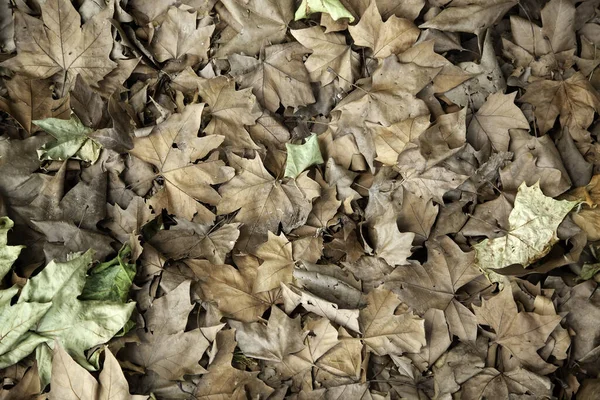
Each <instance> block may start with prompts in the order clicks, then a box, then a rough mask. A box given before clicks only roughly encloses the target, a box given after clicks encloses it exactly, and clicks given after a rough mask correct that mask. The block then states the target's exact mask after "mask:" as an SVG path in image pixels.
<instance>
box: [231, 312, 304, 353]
mask: <svg viewBox="0 0 600 400" xmlns="http://www.w3.org/2000/svg"><path fill="white" fill-rule="evenodd" d="M229 324H230V325H231V326H232V327H233V328H234V329H235V330H236V333H235V336H236V339H237V342H238V346H240V349H242V351H243V352H244V354H245V355H247V356H249V357H254V358H258V359H261V360H268V361H282V360H283V358H284V357H285V356H286V355H288V354H291V353H297V352H298V351H300V350H302V349H303V348H304V343H302V341H303V336H304V335H303V333H302V329H301V326H300V319H299V318H294V319H291V318H289V317H288V316H287V315H286V314H285V313H284V312H283V311H281V310H280V309H279V308H277V307H275V306H273V307H271V315H270V316H269V322H268V324H267V325H266V326H265V325H263V324H261V323H260V322H252V323H242V322H238V321H230V322H229Z"/></svg>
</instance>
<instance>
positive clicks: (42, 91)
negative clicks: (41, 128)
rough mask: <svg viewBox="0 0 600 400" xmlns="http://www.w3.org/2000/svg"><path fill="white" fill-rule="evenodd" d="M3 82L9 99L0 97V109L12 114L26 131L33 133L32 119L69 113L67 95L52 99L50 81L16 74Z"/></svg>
mask: <svg viewBox="0 0 600 400" xmlns="http://www.w3.org/2000/svg"><path fill="white" fill-rule="evenodd" d="M4 84H5V85H6V89H7V90H8V95H9V97H10V100H11V101H5V100H4V99H1V98H0V109H1V110H3V111H5V112H7V113H8V114H10V115H12V117H13V118H14V119H16V120H17V121H18V122H19V124H20V125H21V126H22V127H23V129H25V130H26V131H27V132H28V133H34V132H35V131H37V130H38V127H37V126H36V125H35V124H34V123H33V121H34V120H40V119H44V118H49V117H54V118H61V119H64V118H68V117H69V116H70V115H71V109H70V107H69V97H67V96H65V97H64V98H62V99H56V100H55V99H53V98H52V90H51V82H50V81H49V80H39V79H31V78H27V77H24V76H22V75H16V76H15V77H14V78H12V79H10V80H5V81H4Z"/></svg>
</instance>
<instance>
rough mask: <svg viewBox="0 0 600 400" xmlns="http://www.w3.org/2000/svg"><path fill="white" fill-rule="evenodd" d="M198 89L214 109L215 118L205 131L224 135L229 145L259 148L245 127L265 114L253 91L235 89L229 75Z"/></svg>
mask: <svg viewBox="0 0 600 400" xmlns="http://www.w3.org/2000/svg"><path fill="white" fill-rule="evenodd" d="M198 89H199V91H200V95H201V96H202V99H203V100H205V101H206V102H207V103H208V105H209V106H210V114H211V117H212V118H211V120H210V123H209V124H208V126H207V127H206V128H205V129H204V131H205V132H206V133H207V134H208V135H223V136H224V137H225V142H224V144H225V145H227V146H233V147H238V148H248V149H256V148H258V147H257V146H256V144H255V143H254V142H253V141H252V139H251V138H250V135H249V134H248V132H247V131H246V129H244V125H254V123H255V121H256V119H257V118H258V117H260V115H261V112H260V109H259V106H258V104H257V103H256V98H255V97H254V95H253V94H252V91H251V90H250V89H243V90H235V82H233V81H231V80H229V79H227V78H226V77H225V76H219V77H216V78H212V79H206V80H202V81H201V82H199V83H198Z"/></svg>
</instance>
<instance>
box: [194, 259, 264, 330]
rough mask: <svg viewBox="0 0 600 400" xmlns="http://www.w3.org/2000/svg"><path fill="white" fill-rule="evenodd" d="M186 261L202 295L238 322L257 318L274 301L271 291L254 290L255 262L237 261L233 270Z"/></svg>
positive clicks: (201, 261) (200, 262)
mask: <svg viewBox="0 0 600 400" xmlns="http://www.w3.org/2000/svg"><path fill="white" fill-rule="evenodd" d="M186 263H187V264H188V265H189V266H190V267H191V268H192V270H193V271H194V273H195V274H196V276H198V278H199V279H200V287H201V288H202V293H203V294H204V298H206V299H207V300H209V301H214V302H216V303H217V306H218V308H219V310H221V311H222V312H223V313H224V314H225V315H227V316H231V317H233V318H235V319H237V320H239V321H243V322H252V321H257V320H258V318H259V317H260V316H261V315H262V314H263V313H264V312H265V310H266V309H267V308H269V307H270V306H271V304H272V303H273V302H274V300H275V296H274V295H273V293H272V292H262V293H254V291H253V285H254V280H255V279H256V275H257V270H258V265H252V264H250V265H248V264H246V263H238V269H236V268H234V267H232V266H231V265H214V264H212V263H210V262H208V261H205V260H187V261H186ZM257 264H258V263H257Z"/></svg>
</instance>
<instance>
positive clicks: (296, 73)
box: [229, 42, 315, 112]
mask: <svg viewBox="0 0 600 400" xmlns="http://www.w3.org/2000/svg"><path fill="white" fill-rule="evenodd" d="M306 51H307V50H306V49H305V48H304V47H303V46H302V45H300V44H299V43H295V42H294V43H285V44H278V45H274V46H269V47H266V48H265V49H264V55H263V54H261V57H260V59H259V60H257V59H255V58H254V57H248V56H243V55H240V54H233V55H231V56H229V63H230V64H231V74H232V75H233V76H235V77H236V80H237V81H238V82H239V83H240V85H241V87H242V88H247V87H252V93H254V95H255V96H256V98H257V99H258V101H260V102H261V104H262V105H263V106H264V107H265V108H266V109H267V110H269V111H271V112H275V111H277V109H278V108H279V104H280V103H281V104H283V106H284V107H294V108H296V107H298V106H305V105H307V104H310V103H314V102H315V97H314V95H313V91H312V88H311V86H310V77H309V76H308V72H307V71H306V68H305V67H304V64H303V63H302V56H303V55H304V53H305V52H306Z"/></svg>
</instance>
